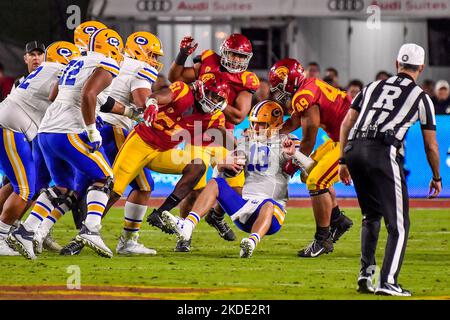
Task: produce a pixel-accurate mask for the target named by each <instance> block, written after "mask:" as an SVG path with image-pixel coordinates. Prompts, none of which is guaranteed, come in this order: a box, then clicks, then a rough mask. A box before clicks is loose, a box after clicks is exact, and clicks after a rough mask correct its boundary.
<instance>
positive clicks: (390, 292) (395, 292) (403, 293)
mask: <svg viewBox="0 0 450 320" xmlns="http://www.w3.org/2000/svg"><path fill="white" fill-rule="evenodd" d="M375 294H376V295H383V296H398V297H410V296H411V292H410V291H408V290H405V289H403V288H402V287H401V286H400V285H399V284H390V283H387V282H385V283H383V284H382V285H381V286H379V287H377V288H376V289H375Z"/></svg>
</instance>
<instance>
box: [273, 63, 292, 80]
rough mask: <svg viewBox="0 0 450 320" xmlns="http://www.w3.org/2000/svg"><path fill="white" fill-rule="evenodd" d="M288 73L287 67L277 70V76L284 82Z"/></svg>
mask: <svg viewBox="0 0 450 320" xmlns="http://www.w3.org/2000/svg"><path fill="white" fill-rule="evenodd" d="M288 73H289V69H288V68H287V67H285V66H281V67H278V68H277V69H276V70H275V74H276V75H277V76H278V78H280V79H281V80H283V81H284V79H286V77H287V75H288Z"/></svg>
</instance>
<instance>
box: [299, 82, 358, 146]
mask: <svg viewBox="0 0 450 320" xmlns="http://www.w3.org/2000/svg"><path fill="white" fill-rule="evenodd" d="M351 102H352V101H351V98H350V97H349V96H347V94H346V93H345V92H343V91H341V90H339V89H336V88H334V87H332V86H331V85H329V84H328V83H326V82H324V81H322V80H320V79H316V78H309V79H306V80H305V83H304V84H303V85H302V86H301V87H300V88H299V89H298V90H297V92H296V93H295V94H294V97H293V98H292V108H293V110H294V111H296V112H298V113H299V114H301V113H302V112H303V111H305V110H307V109H308V108H309V107H311V106H313V105H316V104H317V105H318V106H319V110H320V126H321V127H322V129H323V130H324V131H325V132H326V133H327V134H328V136H329V137H330V138H331V139H332V140H333V141H336V142H338V141H339V131H340V129H341V123H342V121H343V120H344V118H345V115H346V114H347V111H348V109H349V108H350V104H351Z"/></svg>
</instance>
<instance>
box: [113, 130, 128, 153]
mask: <svg viewBox="0 0 450 320" xmlns="http://www.w3.org/2000/svg"><path fill="white" fill-rule="evenodd" d="M113 133H114V141H115V142H116V147H117V150H119V149H120V147H122V145H123V143H124V142H125V135H124V134H123V131H122V129H121V128H119V127H116V126H113Z"/></svg>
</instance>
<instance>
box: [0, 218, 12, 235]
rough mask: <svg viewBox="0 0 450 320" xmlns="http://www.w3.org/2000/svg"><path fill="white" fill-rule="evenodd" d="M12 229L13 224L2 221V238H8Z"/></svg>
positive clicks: (0, 227) (0, 226)
mask: <svg viewBox="0 0 450 320" xmlns="http://www.w3.org/2000/svg"><path fill="white" fill-rule="evenodd" d="M10 229H11V226H10V225H9V224H6V223H4V222H3V221H0V239H6V237H7V236H8V233H9V230H10Z"/></svg>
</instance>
